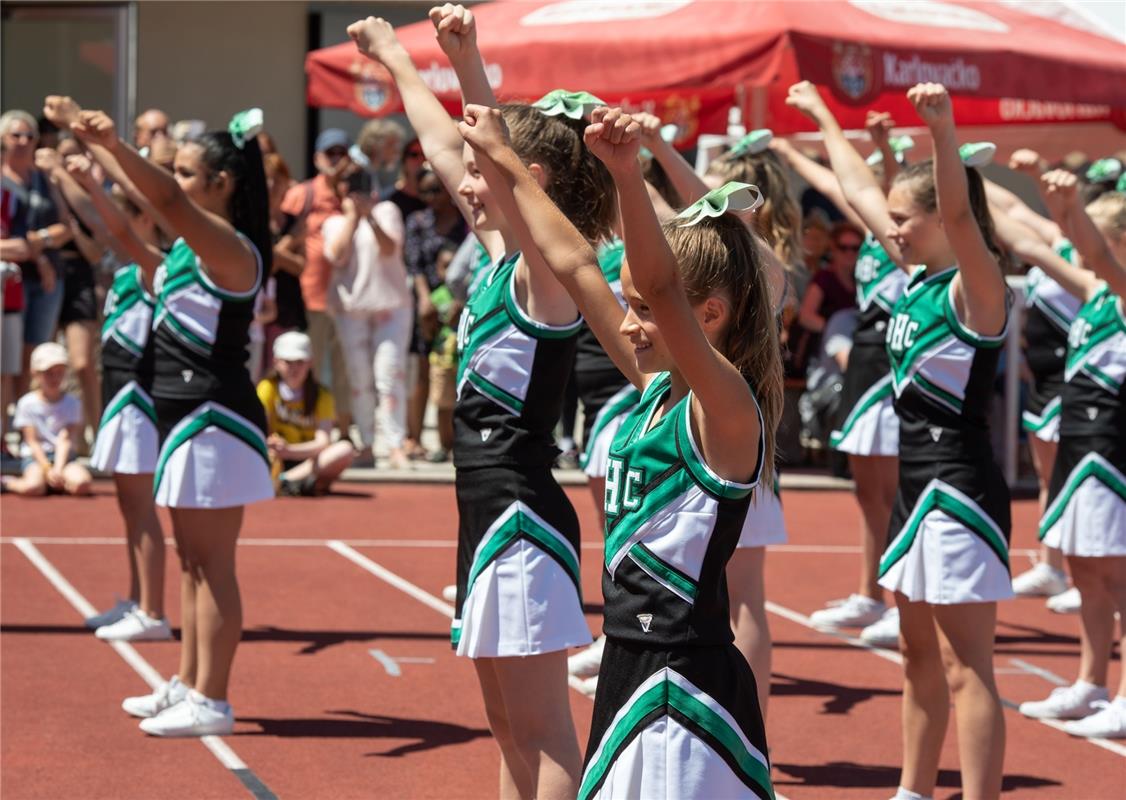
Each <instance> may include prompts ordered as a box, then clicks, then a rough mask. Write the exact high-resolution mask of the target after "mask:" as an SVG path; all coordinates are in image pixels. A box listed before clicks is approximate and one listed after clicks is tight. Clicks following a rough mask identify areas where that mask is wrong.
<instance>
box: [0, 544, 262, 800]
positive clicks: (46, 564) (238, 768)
mask: <svg viewBox="0 0 1126 800" xmlns="http://www.w3.org/2000/svg"><path fill="white" fill-rule="evenodd" d="M10 543H11V544H13V545H15V546H16V548H17V549H18V550H19V551H20V552H21V553H23V554H24V556H26V557H27V560H28V561H30V562H31V563H32V565H33V566H34V567H35V568H36V569H37V570H39V572H40V573H42V575H43V577H44V578H46V579H47V581H48V582H49V583H50V584H51V585H52V586H54V587H55V589H56V590H57V591H58V593H59V594H61V595H62V596H63V597H64V598H66V601H67V602H68V603H70V604H71V606H73V607H74V610H75V611H77V612H78V613H79V614H81V615H82V618H83V619H85V618H86V617H92V616H94V615H95V614H97V613H98V610H97V609H96V608H94V606H93V605H91V604H90V601H89V600H87V599H86V598H85V597H83V596H82V594H81V593H80V592H79V591H78V590H77V589H75V588H74V586H73V585H72V584H71V582H70V581H68V580H67V579H66V578H65V577H63V574H62V573H61V572H59V571H58V569H56V568H55V565H54V564H52V563H51V562H50V561H48V560H47V557H46V556H44V555H43V554H42V553H41V552H39V549H38V548H37V547H36V546H35V545H34V544H33V543H32V542H30V541H28V540H27V539H22V538H19V537H17V538H14V539H11V540H10ZM95 641H98V640H96V639H95ZM106 644H108V645H109V646H110V647H112V648H113V649H114V651H116V652H117V654H118V655H119V656H121V658H122V659H123V660H124V661H125V663H126V664H128V665H129V666H130V667H132V668H133V671H134V672H136V673H137V674H138V675H140V676H141V679H142V680H143V681H144V682H145V683H147V684H148V685H149V686H150V687H151V688H153V689H156V688H157V687H158V686H160V685H161V684H162V683H164V679H163V678H162V677H161V676H160V673H159V672H157V671H156V669H154V668H153V666H152V664H150V663H149V662H148V661H146V660H145V658H144V657H143V656H142V655H141V654H140V653H138V652H137V651H136V649H135V648H134V647H133V646H132V645H131V644H129V643H127V642H107V643H106ZM200 742H201V743H202V744H203V746H204V747H206V748H207V749H208V750H210V751H211V753H212V755H214V756H215V758H216V759H218V761H219V763H220V764H222V765H223V766H224V767H226V768H227V769H229V770H231V771H232V772H234V773H235V777H237V778H238V779H239V781H241V782H242V783H243V785H244V786H247V788H248V789H250V790H251V794H253V795H255V797H257V798H258V799H259V800H267V798H270V799H272V800H277V798H276V796H275V795H274V794H273V792H271V791H270V790H269V789H267V788H266V786H265V784H263V783H262V782H261V781H260V780H259V779H258V778H257V777H256V776H255V775H254V773H253V772H251V771H250V769H249V768H248V767H247V766H246V763H245V762H243V760H242V759H241V758H239V757H238V755H236V754H235V751H234V750H232V749H231V748H230V747H229V746H228V745H227V743H226V742H224V741H223V740H222V739H220V738H219V737H218V736H202V737H200Z"/></svg>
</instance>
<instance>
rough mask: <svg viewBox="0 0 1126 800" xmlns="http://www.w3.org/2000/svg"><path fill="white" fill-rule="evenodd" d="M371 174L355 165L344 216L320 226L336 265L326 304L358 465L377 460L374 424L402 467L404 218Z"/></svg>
mask: <svg viewBox="0 0 1126 800" xmlns="http://www.w3.org/2000/svg"><path fill="white" fill-rule="evenodd" d="M370 179H371V176H370V174H369V173H368V172H366V171H364V170H360V171H358V172H356V173H353V175H352V176H351V177H350V178H349V179H348V180H346V181H341V182H340V185H339V188H338V191H339V192H340V193H341V195H342V196H343V200H342V201H341V211H342V213H341V214H337V215H335V216H332V217H329V218H328V219H327V220H326V221H325V224H324V228H323V231H324V253H325V258H326V259H327V260H328V262H329V263H330V264H331V265H332V267H333V274H332V279H331V281H330V284H329V291H328V300H327V303H328V307H329V308H330V309H331V311H332V312H333V315H334V317H335V321H336V330H337V335H338V336H339V337H340V345H341V348H342V350H343V351H344V363H345V366H346V367H347V370H348V380H349V383H350V384H351V387H352V394H351V401H352V415H353V418H354V419H355V422H356V427H357V428H358V429H359V432H360V445H361V450H362V451H363V452H362V453H361V455H360V458H359V459H357V460H356V465H357V466H362V465H364V464H365V463H367V464H371V463H374V445H375V428H376V422H377V421H378V427H379V432H380V435H381V436H382V437H383V439H384V443H385V445H386V448H387V453H388V459H389V463H390V466H391V467H393V468H401V467H404V466H406V463H407V459H406V456H405V455H404V453H403V438H404V436H405V435H406V410H407V405H406V390H407V382H406V363H407V345H408V343H409V342H410V335H411V304H412V300H411V293H410V289H409V288H408V282H407V270H406V267H405V266H404V264H403V216H402V213H401V212H400V211H399V208H398V206H396V205H395V204H394V203H392V202H389V201H382V202H377V201H376V200H375V199H374V198H373V197H372V191H371V190H372V187H371V183H370Z"/></svg>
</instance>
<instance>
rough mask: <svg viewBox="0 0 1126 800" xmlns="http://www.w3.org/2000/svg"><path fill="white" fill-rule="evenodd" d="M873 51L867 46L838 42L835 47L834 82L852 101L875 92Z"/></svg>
mask: <svg viewBox="0 0 1126 800" xmlns="http://www.w3.org/2000/svg"><path fill="white" fill-rule="evenodd" d="M874 73H875V69H874V67H873V66H872V50H871V48H869V47H868V45H866V44H853V43H851V42H837V43H836V44H834V45H833V81H834V82H835V83H836V84H837V88H838V89H840V90H841V91H842V92H844V94H845V95H846V96H847V97H849V98H850V99H852V100H859V99H860V98H862V97H864V96H865V95H867V94H870V93H871V92H872V91H873V90H874V88H875V87H874V86H873V79H874V77H875V75H874Z"/></svg>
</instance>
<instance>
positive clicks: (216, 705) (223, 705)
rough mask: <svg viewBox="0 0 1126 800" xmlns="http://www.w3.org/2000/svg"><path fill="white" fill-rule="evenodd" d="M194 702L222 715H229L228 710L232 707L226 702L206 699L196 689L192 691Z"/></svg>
mask: <svg viewBox="0 0 1126 800" xmlns="http://www.w3.org/2000/svg"><path fill="white" fill-rule="evenodd" d="M192 701H193V702H194V703H195V704H196V705H201V706H207V707H208V708H210V709H212V710H214V711H218V712H219V713H220V714H225V713H227V709H229V708H230V707H231V704H230V703H228V702H227V701H226V700H212V699H211V698H210V697H205V696H204V695H203V693H202V692H197V691H196V690H195V689H192Z"/></svg>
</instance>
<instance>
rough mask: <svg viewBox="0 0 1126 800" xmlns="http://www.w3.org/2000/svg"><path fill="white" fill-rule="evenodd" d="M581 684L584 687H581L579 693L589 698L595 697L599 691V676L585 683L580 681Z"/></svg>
mask: <svg viewBox="0 0 1126 800" xmlns="http://www.w3.org/2000/svg"><path fill="white" fill-rule="evenodd" d="M580 683H581V684H582V685H581V686H580V687H579V691H580V692H582V693H583V694H585V695H586V696H587V697H594V694H595V692H597V691H598V676H597V675H595V676H594V677H593V678H587V679H586V680H584V681H580Z"/></svg>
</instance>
